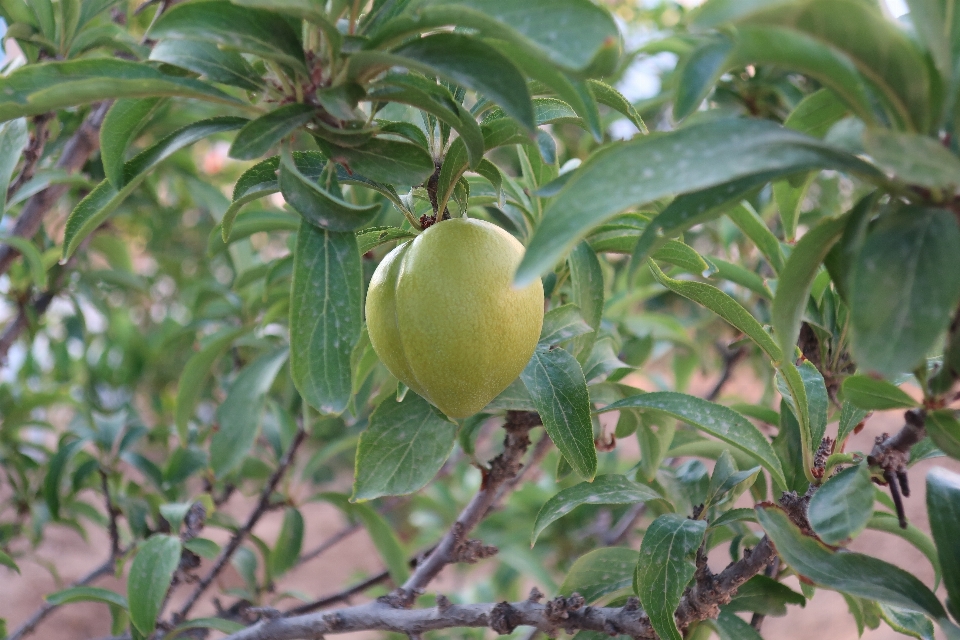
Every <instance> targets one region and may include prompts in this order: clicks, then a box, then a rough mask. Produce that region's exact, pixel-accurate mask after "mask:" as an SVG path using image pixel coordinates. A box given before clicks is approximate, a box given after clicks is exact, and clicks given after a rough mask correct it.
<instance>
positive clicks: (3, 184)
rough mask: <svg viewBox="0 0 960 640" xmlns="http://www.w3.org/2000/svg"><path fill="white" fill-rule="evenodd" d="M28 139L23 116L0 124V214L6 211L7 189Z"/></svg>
mask: <svg viewBox="0 0 960 640" xmlns="http://www.w3.org/2000/svg"><path fill="white" fill-rule="evenodd" d="M29 141H30V136H29V132H28V131H27V121H26V120H25V119H23V118H17V119H16V120H10V121H8V122H4V123H3V124H0V216H2V215H3V212H4V211H6V206H7V189H8V188H9V187H10V179H11V178H12V177H13V171H14V170H15V169H16V168H17V162H18V161H19V160H20V154H21V153H22V152H23V149H24V148H25V147H26V146H27V143H28V142H29Z"/></svg>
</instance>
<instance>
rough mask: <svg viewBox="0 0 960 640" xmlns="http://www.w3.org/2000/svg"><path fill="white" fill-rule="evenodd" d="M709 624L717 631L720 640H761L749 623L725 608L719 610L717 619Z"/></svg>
mask: <svg viewBox="0 0 960 640" xmlns="http://www.w3.org/2000/svg"><path fill="white" fill-rule="evenodd" d="M709 624H712V625H713V627H714V628H715V629H716V630H717V635H718V636H720V640H763V638H762V636H761V635H760V634H759V633H758V632H757V630H756V629H754V628H753V627H752V626H751V625H750V623H748V622H746V621H745V620H741V619H740V618H738V617H737V616H736V614H734V613H733V612H731V611H729V610H728V608H727V607H724V608H723V609H721V610H720V615H719V616H717V619H716V620H715V621H713V622H712V623H709Z"/></svg>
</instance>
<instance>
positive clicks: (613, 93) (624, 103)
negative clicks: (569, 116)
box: [561, 79, 649, 133]
mask: <svg viewBox="0 0 960 640" xmlns="http://www.w3.org/2000/svg"><path fill="white" fill-rule="evenodd" d="M587 87H589V88H590V93H592V94H593V97H594V98H596V100H597V102H599V103H600V104H602V105H604V106H606V107H610V108H611V109H613V110H614V111H617V112H618V113H620V114H621V115H622V116H624V117H626V118H627V120H629V121H630V122H631V123H633V126H635V127H636V128H637V129H639V130H640V133H649V132H648V131H647V125H646V124H644V122H643V118H641V117H640V113H639V112H638V111H637V109H636V107H634V106H633V105H632V104H630V101H629V100H627V99H626V98H625V97H624V95H623V94H622V93H620V92H619V91H617V90H616V89H614V88H613V87H611V86H610V85H609V84H607V83H606V82H602V81H600V80H592V79H591V80H587ZM561 97H562V96H561ZM571 106H573V105H571ZM577 113H578V114H580V111H579V110H578V111H577ZM580 117H583V115H582V114H580Z"/></svg>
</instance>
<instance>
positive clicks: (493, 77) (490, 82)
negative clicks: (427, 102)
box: [390, 33, 535, 131]
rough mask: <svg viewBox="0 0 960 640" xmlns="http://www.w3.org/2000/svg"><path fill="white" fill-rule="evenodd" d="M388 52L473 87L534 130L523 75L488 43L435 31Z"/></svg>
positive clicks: (417, 66) (405, 63) (404, 61)
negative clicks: (435, 32)
mask: <svg viewBox="0 0 960 640" xmlns="http://www.w3.org/2000/svg"><path fill="white" fill-rule="evenodd" d="M391 53H392V55H394V56H398V57H399V58H400V59H399V60H397V61H396V62H397V63H399V64H400V65H403V66H407V67H408V68H409V67H412V68H416V69H419V70H422V71H425V72H428V73H436V74H438V75H440V76H442V77H444V78H446V79H447V80H450V81H451V82H454V83H455V84H458V85H461V86H463V87H466V88H468V89H473V90H474V91H476V92H477V93H479V94H480V95H482V96H484V97H486V98H488V99H490V100H492V101H494V102H496V103H497V104H498V105H500V107H501V108H502V109H503V110H504V111H505V112H506V113H507V115H509V116H510V117H512V118H515V119H516V120H517V121H518V122H519V123H520V124H522V125H523V126H524V127H526V128H527V129H528V130H531V131H532V130H533V129H534V127H535V124H534V117H533V107H532V105H531V103H530V93H529V91H528V90H527V83H526V81H525V80H524V78H523V75H522V74H521V73H520V71H518V70H517V68H516V67H515V66H514V65H513V63H512V62H510V60H509V59H508V58H507V57H506V56H504V55H503V54H501V53H500V52H499V51H497V50H496V49H494V48H493V47H491V46H490V45H488V44H486V43H484V42H482V41H480V40H477V39H475V38H471V37H468V36H465V35H461V34H458V33H438V34H436V35H431V36H427V37H424V38H418V39H416V40H413V41H412V42H410V43H408V44H405V45H403V46H401V47H400V48H398V49H395V50H393V51H392V52H391ZM411 61H412V62H413V63H415V64H413V65H411V64H410V62H411ZM390 66H393V64H391V65H390Z"/></svg>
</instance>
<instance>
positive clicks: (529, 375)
mask: <svg viewBox="0 0 960 640" xmlns="http://www.w3.org/2000/svg"><path fill="white" fill-rule="evenodd" d="M520 379H521V380H522V381H523V384H524V386H526V388H527V391H529V392H530V397H531V398H532V399H533V404H534V405H535V406H536V407H537V412H538V413H539V414H540V419H541V420H543V425H544V427H545V428H546V430H547V434H548V435H549V436H550V439H551V440H553V443H554V444H555V445H557V449H559V450H560V453H561V454H563V457H564V458H565V459H566V460H567V462H569V463H570V466H571V467H573V470H574V471H576V472H577V474H578V475H579V476H580V477H581V478H584V479H587V480H592V479H593V477H594V476H595V475H596V474H597V449H596V447H595V446H594V444H593V423H592V422H591V420H590V394H589V392H588V391H587V381H586V378H584V376H583V370H582V369H581V368H580V363H578V362H577V359H576V358H574V357H573V356H572V355H570V353H568V352H567V351H564V350H563V349H560V348H557V349H546V348H544V347H537V350H536V351H534V353H533V356H532V357H531V358H530V362H529V363H528V364H527V366H526V368H525V369H524V370H523V372H521V373H520Z"/></svg>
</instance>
